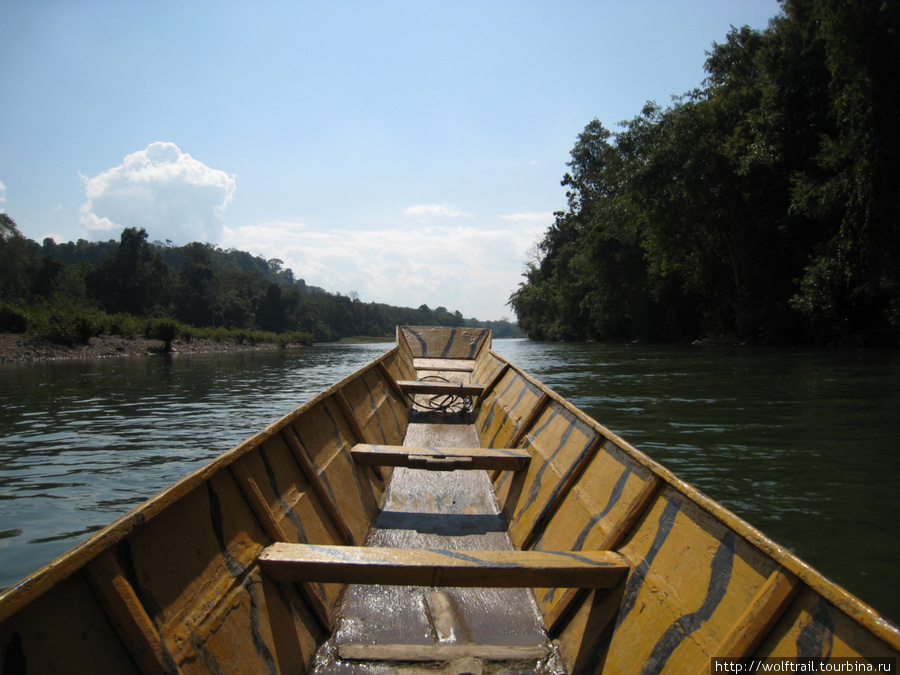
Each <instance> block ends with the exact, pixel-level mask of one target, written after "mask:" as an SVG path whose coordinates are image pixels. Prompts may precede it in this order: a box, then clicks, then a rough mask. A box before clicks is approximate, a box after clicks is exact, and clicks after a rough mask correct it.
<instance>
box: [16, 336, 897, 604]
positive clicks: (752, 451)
mask: <svg viewBox="0 0 900 675" xmlns="http://www.w3.org/2000/svg"><path fill="white" fill-rule="evenodd" d="M390 346H391V345H389V344H383V343H382V344H371V345H320V346H316V347H313V348H310V349H299V350H281V351H279V350H274V351H264V352H242V353H234V354H227V353H225V354H222V353H218V354H194V355H187V354H182V355H177V356H175V357H172V358H167V357H162V356H158V357H156V356H154V357H146V358H145V357H131V358H111V359H96V360H72V361H57V362H39V363H24V364H21V363H18V364H0V587H3V586H8V585H10V584H13V583H15V582H16V581H18V580H19V579H21V578H22V577H23V576H25V575H27V574H28V573H30V572H31V571H33V570H34V569H36V568H37V567H39V566H40V565H42V564H45V563H46V562H49V561H50V560H52V559H53V558H54V557H56V556H57V555H59V554H60V553H63V552H64V551H66V550H67V549H69V548H71V546H73V545H74V544H76V543H77V542H79V541H81V540H83V539H84V538H85V537H86V536H87V535H88V534H90V533H91V532H94V531H96V530H99V529H100V528H102V527H104V526H105V525H107V524H109V523H110V522H111V521H112V520H114V519H115V518H117V517H118V516H120V515H122V514H123V513H125V512H126V511H128V510H129V509H131V508H133V507H134V506H136V505H138V504H140V503H141V502H142V501H144V500H145V499H147V498H149V497H151V496H153V495H154V494H156V493H157V492H159V491H160V490H162V489H163V488H164V487H167V486H168V485H170V484H172V483H173V482H175V481H176V480H178V479H179V478H181V477H182V476H184V475H186V474H187V473H188V472H190V471H192V470H194V469H196V468H197V467H199V466H201V465H203V464H204V463H206V462H208V461H209V460H211V459H213V458H214V457H216V456H218V455H219V454H221V453H222V452H223V451H224V450H227V449H228V448H230V447H232V446H233V445H235V444H236V443H237V442H239V441H240V440H242V439H243V438H245V437H247V436H249V435H250V434H252V433H255V432H256V431H258V430H260V429H262V428H263V427H264V426H266V425H267V424H269V423H270V422H272V421H274V420H275V419H277V418H278V417H280V416H282V415H284V414H285V413H287V412H289V411H290V410H292V409H293V408H295V407H297V406H298V405H300V404H301V403H303V402H304V401H306V400H307V399H308V398H310V397H311V396H313V395H315V394H316V393H318V392H320V391H321V390H323V389H325V388H326V387H328V386H330V385H331V384H333V383H334V382H337V381H338V380H339V379H341V378H342V377H344V376H345V375H348V374H350V373H351V372H353V371H354V370H356V369H357V368H358V367H360V366H362V365H364V364H365V363H368V362H369V361H371V360H372V359H373V358H375V357H376V356H377V355H379V354H381V353H383V352H384V350H386V349H388V348H389V347H390ZM494 349H495V350H496V351H497V352H499V353H500V354H502V355H503V356H505V357H507V358H508V359H509V360H510V361H512V362H513V363H515V364H516V365H518V366H520V367H522V368H523V369H524V370H526V371H527V372H529V373H531V374H532V375H534V376H535V377H537V378H538V379H539V380H541V381H543V382H544V383H545V384H547V385H548V386H550V387H551V388H553V389H554V390H556V391H557V392H558V393H560V394H562V395H563V396H565V397H566V398H568V399H569V400H570V401H572V402H573V403H574V404H575V405H577V406H578V407H580V408H581V409H582V410H584V411H585V412H587V413H588V414H590V415H591V416H593V417H594V418H595V419H597V420H598V421H599V422H601V423H602V424H604V425H605V426H607V427H608V428H610V429H611V430H612V431H614V432H615V433H617V434H619V435H621V436H622V437H624V438H625V439H626V440H628V441H629V442H631V443H632V444H633V445H635V446H636V447H637V448H638V449H640V450H642V451H644V452H646V453H647V454H648V455H650V456H651V457H653V458H654V459H656V460H658V461H659V462H661V463H662V464H664V465H665V466H667V467H668V468H669V469H671V470H672V471H674V472H675V473H676V474H678V475H679V476H680V477H681V478H683V479H685V480H686V481H688V482H690V483H692V484H693V485H694V486H696V487H697V488H699V489H700V490H702V491H703V492H705V493H706V494H708V495H709V496H711V497H712V498H713V499H716V500H717V501H719V502H721V503H722V504H724V505H725V506H727V507H728V508H730V509H731V510H733V511H734V512H735V513H737V514H738V515H739V516H741V517H742V518H744V519H746V520H747V521H749V522H750V523H752V524H753V525H755V526H756V527H758V528H759V529H761V530H762V531H763V532H764V533H766V534H767V535H768V536H770V537H771V538H772V539H774V540H775V541H777V542H778V543H780V544H782V545H783V546H786V547H787V548H789V549H791V550H792V551H794V552H795V553H797V554H798V555H799V556H800V557H801V558H803V559H804V560H806V561H807V562H809V563H810V564H812V565H813V566H814V567H816V568H818V569H819V570H820V571H821V572H823V573H824V574H826V575H827V576H829V577H830V578H832V579H833V580H835V581H837V582H838V583H840V584H841V585H843V586H845V587H846V588H847V589H848V590H850V591H851V592H853V593H855V594H857V595H859V596H860V597H861V598H862V599H863V600H865V601H866V602H868V603H870V604H872V605H873V606H875V607H876V608H877V609H878V610H879V611H881V612H883V613H884V614H885V615H887V616H888V617H889V618H891V619H893V620H894V621H900V564H898V554H900V538H898V535H897V529H898V528H897V524H898V522H900V461H898V459H900V457H898V454H900V453H898V451H900V442H898V439H900V353H898V352H894V351H879V350H828V351H813V350H776V349H750V348H728V347H708V348H707V347H704V348H697V347H691V346H669V345H667V346H657V345H606V344H547V343H534V342H530V341H527V340H496V341H495V342H494Z"/></svg>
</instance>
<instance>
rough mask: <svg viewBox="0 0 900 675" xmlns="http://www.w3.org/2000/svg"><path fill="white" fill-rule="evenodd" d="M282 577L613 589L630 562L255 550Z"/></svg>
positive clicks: (557, 554) (601, 556)
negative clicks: (259, 551)
mask: <svg viewBox="0 0 900 675" xmlns="http://www.w3.org/2000/svg"><path fill="white" fill-rule="evenodd" d="M259 563H260V565H261V566H262V568H263V569H264V570H265V571H266V573H267V574H268V575H269V576H270V577H272V578H273V579H275V580H276V581H282V582H299V581H308V582H322V583H342V584H378V585H388V586H458V587H469V588H472V587H478V588H534V587H539V588H547V587H556V588H565V587H576V588H612V587H613V586H615V585H616V584H617V583H618V582H619V581H620V580H621V579H622V578H623V577H624V576H625V574H626V573H627V572H628V570H629V565H628V563H627V562H626V561H625V559H624V558H623V557H622V556H621V555H619V554H618V553H616V552H615V551H496V550H487V551H468V550H448V549H406V548H387V547H381V546H318V545H313V544H288V543H282V542H279V543H275V544H272V545H270V546H267V547H266V548H265V549H263V551H262V552H261V553H260V555H259Z"/></svg>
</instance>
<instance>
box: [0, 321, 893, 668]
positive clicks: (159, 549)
mask: <svg viewBox="0 0 900 675" xmlns="http://www.w3.org/2000/svg"><path fill="white" fill-rule="evenodd" d="M428 374H432V375H434V374H438V375H439V376H440V377H441V378H444V379H447V380H452V381H453V382H457V383H464V384H466V386H470V385H471V386H472V387H473V388H472V389H471V390H469V389H467V390H466V391H467V392H468V394H467V395H471V396H472V405H471V407H470V408H464V409H462V410H451V411H449V412H447V411H440V412H424V411H422V410H421V408H422V405H420V404H418V403H413V399H415V400H416V401H420V400H421V398H420V397H422V396H426V394H421V393H418V390H414V391H413V393H411V394H410V393H407V392H405V391H404V389H403V385H402V383H404V382H410V381H415V380H419V379H421V378H422V377H423V376H426V375H428ZM409 386H412V385H409ZM439 395H440V394H438V396H439ZM448 415H449V416H452V420H453V422H454V424H453V425H450V424H446V425H445V424H442V423H438V422H439V421H440V420H441V419H443V418H442V417H441V416H448ZM429 416H430V417H429ZM435 416H437V417H435ZM450 419H451V418H450V417H447V420H450ZM411 420H412V426H415V425H416V424H418V423H419V422H423V421H424V422H428V424H424V425H422V426H420V427H417V429H416V430H415V431H416V433H417V434H419V436H418V437H416V438H415V439H414V440H416V441H417V442H416V443H411V442H410V439H409V435H410V433H411ZM435 420H438V422H435ZM462 426H465V427H466V429H467V430H469V431H467V432H466V433H467V434H468V433H470V432H471V433H472V434H474V435H472V436H467V437H466V438H464V439H461V440H460V441H459V442H458V443H456V442H443V441H446V440H447V438H448V434H449V435H453V434H454V433H457V432H458V430H459V429H461V428H462ZM450 427H453V429H450ZM448 429H449V430H448ZM472 430H474V431H472ZM423 434H424V435H423ZM472 438H475V439H476V440H477V442H478V444H479V445H480V446H481V447H482V448H494V449H498V450H516V451H517V452H518V454H521V451H526V452H527V453H528V455H529V456H530V461H528V462H527V463H526V464H524V465H517V466H516V467H515V468H514V469H502V468H499V469H493V470H491V471H490V472H489V473H488V474H487V475H486V479H485V480H484V485H487V486H488V490H489V491H490V492H491V499H494V500H496V501H495V505H496V511H497V515H496V518H497V519H498V522H500V523H502V527H503V528H505V529H504V533H503V534H504V537H507V538H508V541H509V542H510V549H511V555H513V556H515V552H516V551H535V552H540V551H545V552H566V554H567V555H569V556H578V554H580V553H583V554H587V553H589V552H595V551H609V552H610V555H613V556H615V559H616V560H621V561H624V564H625V565H627V572H625V573H623V575H622V577H621V580H614V583H610V584H607V586H611V587H602V588H593V587H585V588H578V587H576V588H562V587H556V586H554V587H549V585H550V584H551V583H552V584H558V583H559V581H558V580H554V581H553V582H547V585H548V587H546V588H541V587H538V588H533V591H531V592H532V593H533V598H534V604H535V606H536V608H537V609H538V611H539V615H538V623H539V624H540V623H542V624H543V626H542V628H541V630H543V631H544V632H545V635H546V637H547V638H549V639H547V640H545V641H544V642H543V643H541V645H540V648H539V650H538V651H535V650H536V649H537V647H535V646H528V645H514V644H510V645H505V646H502V648H501V646H497V645H485V644H480V643H477V640H475V639H474V638H472V639H470V640H469V641H468V642H466V641H462V642H458V641H457V642H452V641H451V642H450V643H448V642H447V640H443V639H441V636H440V635H438V638H437V641H436V643H435V644H434V645H430V646H429V645H424V646H423V645H419V648H418V649H417V648H415V645H412V646H411V645H410V644H409V643H407V644H400V645H396V649H394V650H393V651H391V650H390V649H388V650H385V649H384V648H383V645H382V648H381V652H380V653H381V654H382V656H385V654H386V655H387V656H386V657H385V658H390V659H391V661H390V662H391V663H393V664H394V667H400V668H401V670H400V672H402V668H404V667H408V668H409V669H411V670H410V671H409V672H414V670H415V668H419V667H424V666H423V664H422V661H423V659H424V661H425V664H426V665H428V664H430V666H433V667H449V666H448V664H450V663H453V662H456V663H458V664H463V665H465V664H469V665H467V666H466V667H467V668H470V669H471V668H474V666H473V665H472V663H475V662H477V663H478V664H481V665H480V666H479V667H481V668H483V669H484V672H493V671H494V670H497V669H499V668H501V667H502V665H503V663H507V664H508V663H509V658H512V656H515V655H516V654H525V653H526V652H528V649H531V650H532V652H531V653H529V654H530V655H529V656H528V658H529V659H531V663H532V666H533V668H534V669H539V668H544V670H543V671H540V672H548V670H547V669H550V672H553V671H552V669H553V668H556V669H557V671H559V670H564V671H565V672H579V673H580V672H610V673H612V672H627V673H633V672H678V673H681V672H685V671H691V672H706V671H709V670H710V667H711V659H712V658H713V657H717V656H721V657H734V658H739V657H750V656H752V657H758V658H759V657H779V658H790V659H802V658H810V657H831V658H836V657H865V658H894V659H896V657H897V655H898V652H900V632H898V630H897V628H896V627H895V626H893V625H892V624H891V623H889V622H888V621H886V620H885V619H883V618H882V617H881V616H880V615H879V614H878V613H877V612H876V611H875V610H873V609H872V608H870V607H868V606H866V605H865V604H863V603H862V602H861V601H859V600H858V599H857V598H855V597H854V596H852V595H851V594H849V593H847V592H846V591H844V590H843V589H842V588H840V587H839V586H837V585H836V584H834V583H832V582H831V581H829V580H828V579H826V578H825V577H823V576H822V575H821V574H819V573H818V572H817V571H815V570H814V569H812V568H811V567H810V566H809V565H807V564H806V563H804V562H803V561H801V560H800V559H798V558H797V557H796V556H794V555H793V554H791V553H790V552H788V551H787V550H785V549H784V548H782V547H780V546H778V545H777V544H775V543H774V542H772V541H770V540H769V539H768V538H766V537H765V536H764V535H763V534H762V533H760V532H759V531H758V530H756V529H754V528H753V527H751V526H750V525H748V524H747V523H745V522H744V521H742V520H741V519H739V518H738V517H737V516H735V515H734V514H732V513H731V512H729V511H728V510H727V509H725V508H723V507H722V506H721V505H719V504H717V503H716V502H714V501H712V500H710V499H709V498H708V497H706V496H705V495H703V494H701V493H700V492H699V491H697V490H696V489H694V488H693V487H691V486H690V485H688V484H686V483H685V482H683V481H681V480H680V479H678V478H677V476H675V475H674V474H673V473H672V472H670V471H668V470H667V469H665V467H663V466H661V465H659V464H658V463H656V462H654V461H653V460H652V459H650V458H649V457H647V456H646V455H644V454H643V453H641V452H640V451H638V450H636V449H635V448H633V447H632V446H631V445H629V444H628V443H627V442H626V441H624V440H623V439H621V438H619V437H618V436H616V435H615V434H612V433H611V432H610V431H609V430H608V429H606V428H605V427H603V426H602V425H600V424H599V423H598V422H596V421H595V420H593V419H591V418H590V417H589V416H587V415H586V414H584V413H583V412H581V411H580V410H578V409H577V408H575V407H574V406H572V405H571V404H570V403H569V402H567V401H566V400H565V399H563V398H562V397H560V396H558V395H557V394H556V393H554V392H553V391H551V390H549V389H548V388H546V387H545V386H543V385H542V384H541V383H539V382H537V381H536V380H534V379H533V378H532V377H530V376H528V375H527V374H525V373H524V372H522V371H520V370H519V369H517V368H516V367H515V366H513V365H512V364H510V363H508V362H507V361H506V360H505V359H503V358H502V357H501V356H499V355H498V354H496V353H495V352H493V351H492V350H491V345H490V333H489V332H488V331H481V330H472V329H441V328H438V329H435V328H403V329H398V333H397V346H396V347H394V348H393V349H392V350H390V351H389V352H387V353H386V354H384V355H383V356H381V357H380V358H378V359H376V360H375V361H373V362H372V363H371V364H369V365H368V366H366V367H364V368H363V369H361V370H359V371H357V372H356V373H354V374H353V375H351V376H350V377H348V378H346V379H344V380H342V381H341V382H339V383H337V384H336V385H335V386H333V387H331V388H330V389H328V390H327V391H325V392H323V393H322V394H320V395H318V396H316V397H315V398H313V399H311V400H310V401H308V402H307V403H305V404H303V405H302V406H300V407H299V408H298V409H296V410H295V411H293V412H291V413H290V414H288V415H286V416H285V417H283V418H282V419H280V420H278V421H277V422H275V423H274V424H272V425H271V426H269V427H268V428H266V429H265V430H263V431H262V432H260V433H258V434H256V435H254V436H252V437H250V438H248V439H247V440H246V441H244V442H243V443H241V444H239V445H238V446H236V447H235V448H233V449H231V450H229V451H228V452H226V453H225V454H223V455H222V456H220V457H219V458H218V459H216V460H215V461H213V462H211V463H210V464H209V465H207V466H205V467H203V468H202V469H200V470H198V471H196V472H194V473H192V474H191V475H189V476H187V477H186V478H184V479H183V480H182V481H180V482H178V483H177V484H175V485H174V486H172V487H171V488H169V489H168V490H166V491H165V492H163V493H161V494H160V495H158V496H156V497H154V498H153V499H151V500H149V501H148V502H146V503H145V504H143V505H142V506H140V507H139V508H137V509H135V510H134V511H132V512H131V513H129V514H127V515H126V516H124V517H123V518H121V519H119V520H118V521H116V522H115V523H113V524H112V525H110V526H109V527H107V528H106V529H104V530H103V531H101V532H99V533H97V534H96V535H95V536H93V537H92V538H90V539H89V540H87V541H86V542H84V543H83V544H81V545H79V546H78V547H76V548H75V549H73V550H72V551H70V552H69V553H67V554H66V555H64V556H62V557H61V558H59V559H58V560H56V561H54V562H53V563H51V564H50V565H48V566H46V567H44V568H42V569H41V570H38V571H37V572H36V573H35V574H33V575H31V576H29V577H28V578H27V579H25V580H23V581H22V582H21V583H19V584H18V585H16V586H15V587H13V588H11V589H7V590H6V591H5V592H4V593H3V594H2V596H0V649H2V650H3V654H2V658H3V663H4V670H3V672H4V673H14V672H29V673H31V672H36V673H43V672H63V671H65V672H117V673H128V672H138V673H150V672H153V673H157V672H164V673H165V672H169V673H174V672H183V673H188V672H198V673H206V672H248V673H250V672H252V673H257V672H313V671H314V670H315V669H316V668H317V663H318V664H319V666H321V665H322V663H324V661H323V656H322V652H323V650H324V649H325V646H326V645H328V644H329V641H330V640H332V639H333V637H334V636H335V635H338V634H340V622H341V620H342V617H343V616H344V615H346V611H345V609H344V605H343V604H342V603H345V602H346V601H347V598H348V597H350V596H353V595H360V594H362V595H363V596H365V593H366V591H365V586H363V587H358V586H356V587H353V586H348V584H347V583H335V582H334V581H331V579H340V574H338V576H337V577H335V576H332V577H328V580H322V579H319V578H317V577H316V576H315V574H312V573H308V572H305V573H304V574H301V575H300V576H299V577H298V576H297V575H291V574H288V575H287V577H285V578H287V580H276V578H275V577H278V578H279V579H282V578H283V577H282V576H281V574H280V573H279V574H273V573H270V572H268V571H267V570H266V568H265V558H266V555H265V554H264V551H266V550H267V547H269V546H270V545H272V544H273V542H281V543H287V544H310V545H314V546H328V547H348V546H352V547H356V546H363V545H365V544H366V543H367V542H368V543H371V541H372V538H371V535H372V533H373V532H374V531H375V529H377V528H375V529H373V526H375V525H376V523H377V521H378V518H379V515H380V514H381V513H382V512H383V510H384V509H386V508H387V506H388V505H386V501H390V495H391V492H390V490H391V488H390V486H391V480H392V474H393V472H394V471H398V472H408V471H416V470H419V469H408V468H397V469H395V468H394V466H397V467H402V466H403V464H402V462H403V461H404V459H403V457H400V458H399V459H398V458H397V457H398V456H397V453H396V452H394V453H393V454H392V455H391V456H392V459H391V462H393V465H379V464H378V463H377V462H370V461H368V460H367V461H366V462H365V463H364V462H361V461H359V460H358V459H356V458H355V456H354V454H353V448H354V447H355V446H357V445H361V446H367V448H368V450H369V451H370V449H371V446H375V447H378V446H402V445H403V444H404V442H405V441H406V442H407V445H414V446H415V447H416V448H417V449H416V451H415V453H412V454H416V453H418V454H422V453H423V452H425V449H427V448H428V447H430V446H434V445H441V444H443V445H448V446H456V447H466V446H467V445H472ZM361 452H362V448H361V450H360V453H361ZM470 454H475V453H474V451H473V453H470ZM360 456H361V454H360ZM416 461H418V460H416ZM423 466H425V465H423ZM421 470H423V471H424V470H427V469H426V468H423V469H421ZM454 473H461V472H449V473H448V475H450V476H452V474H454ZM399 475H400V474H398V476H399ZM405 475H406V476H407V477H408V476H409V475H414V474H409V473H406V474H405ZM448 480H449V479H448ZM395 501H396V500H395ZM485 517H486V516H485ZM491 517H493V516H491ZM453 522H456V521H453ZM347 550H350V549H347ZM261 556H262V562H261ZM533 557H535V556H533ZM536 557H540V556H536ZM585 557H586V556H585ZM402 562H403V561H402V556H401V560H400V564H401V566H402ZM516 564H518V563H516ZM585 564H586V563H585ZM332 574H333V572H332ZM392 574H394V575H399V577H398V578H399V579H401V580H402V578H403V573H402V569H401V570H400V572H399V573H398V572H397V571H396V570H395V571H394V572H392ZM304 575H305V576H304ZM503 576H504V575H502V574H493V576H491V575H489V574H487V572H485V579H488V578H490V579H493V581H491V582H490V584H488V583H487V582H485V585H497V584H498V583H499V584H502V577H503ZM536 578H538V579H539V578H541V577H540V576H538V577H536ZM546 578H547V579H551V578H553V579H556V578H555V577H550V576H547V577H546ZM529 579H532V578H531V577H529ZM373 581H375V583H376V585H375V586H371V588H372V589H376V588H377V577H375V579H373ZM391 583H397V582H396V581H392V582H391ZM529 583H538V582H537V581H533V580H532V581H529ZM469 585H471V580H470V582H469ZM476 585H477V583H476ZM575 585H578V584H575ZM582 585H583V584H582ZM373 592H375V591H374V590H373ZM392 597H393V596H392ZM429 597H430V596H429ZM443 597H444V596H434V598H432V600H430V601H434V602H438V601H439V600H440V598H443ZM448 597H449V596H448ZM435 598H436V599H435ZM440 601H441V602H444V601H443V600H440ZM426 604H427V603H426ZM445 604H446V603H445ZM429 611H431V612H432V616H431V619H430V621H431V625H432V626H436V625H437V624H438V623H440V621H439V620H438V619H436V618H435V616H437V615H436V614H434V613H435V612H436V611H437V610H434V608H432V609H431V610H429ZM447 616H450V617H451V618H452V613H451V614H449V615H447ZM448 620H449V619H448ZM435 630H437V628H435ZM529 630H531V629H529ZM356 637H357V638H358V639H359V641H360V643H359V644H356V645H355V646H352V649H351V648H350V647H349V646H348V647H347V648H345V649H344V650H343V652H341V650H340V649H339V648H338V647H334V648H333V649H331V651H330V652H329V654H331V656H330V657H329V658H330V659H331V661H328V663H329V664H330V665H331V666H334V667H337V666H341V667H345V666H346V668H350V670H346V671H344V672H370V671H364V670H359V668H363V665H360V664H365V663H370V664H376V665H372V668H373V670H372V671H371V672H381V671H379V670H378V668H382V667H384V663H387V662H386V661H379V660H378V659H375V657H374V656H373V654H375V652H376V651H377V650H376V649H375V647H374V646H373V645H372V644H369V645H368V646H366V644H365V642H366V636H365V635H364V634H363V635H357V636H356ZM470 638H471V636H470ZM378 641H379V642H382V643H383V642H384V639H383V636H382V637H380V638H379V640H378ZM373 642H374V640H373ZM360 645H362V646H360ZM467 645H468V646H467ZM519 648H521V649H520V650H519V651H517V649H519ZM354 649H355V650H356V651H353V650H354ZM492 649H493V651H492ZM429 650H430V651H429ZM503 650H506V651H503ZM351 652H352V655H351ZM342 653H343V656H342ZM335 654H337V656H336V657H335V656H334V655H335ZM423 654H424V656H423ZM348 655H350V656H348ZM360 655H361V656H360ZM511 655H512V656H511ZM344 657H346V658H347V659H348V660H347V661H346V663H345V662H344V661H342V660H341V659H343V658H344ZM523 658H524V657H523ZM335 659H336V660H335ZM367 659H368V661H367ZM429 659H430V660H429ZM548 659H549V660H548ZM398 663H399V664H400V665H399V666H397V664H398ZM348 664H349V665H348ZM378 664H381V665H378ZM403 664H406V665H403ZM460 667H462V666H460ZM353 668H356V670H353ZM323 672H324V671H323ZM459 672H462V671H459ZM535 672H538V671H537V670H535Z"/></svg>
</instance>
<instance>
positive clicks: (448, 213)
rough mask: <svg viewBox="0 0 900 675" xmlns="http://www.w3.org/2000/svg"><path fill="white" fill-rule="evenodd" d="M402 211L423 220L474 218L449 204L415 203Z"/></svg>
mask: <svg viewBox="0 0 900 675" xmlns="http://www.w3.org/2000/svg"><path fill="white" fill-rule="evenodd" d="M403 213H404V214H405V215H407V216H415V217H417V218H421V219H422V221H423V222H427V221H428V219H430V218H474V217H475V216H473V215H472V214H471V213H467V212H465V211H463V210H462V209H459V208H457V207H455V206H450V205H449V204H416V205H415V206H410V207H409V208H407V209H405V210H404V211H403Z"/></svg>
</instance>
